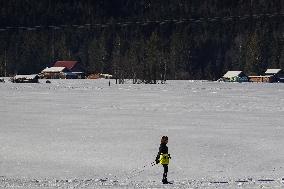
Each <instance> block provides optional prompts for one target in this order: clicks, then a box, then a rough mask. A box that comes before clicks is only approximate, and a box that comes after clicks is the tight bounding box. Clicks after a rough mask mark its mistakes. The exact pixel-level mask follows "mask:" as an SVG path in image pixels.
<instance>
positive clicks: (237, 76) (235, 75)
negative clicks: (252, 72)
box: [222, 71, 248, 82]
mask: <svg viewBox="0 0 284 189" xmlns="http://www.w3.org/2000/svg"><path fill="white" fill-rule="evenodd" d="M222 80H223V81H226V82H247V81H248V77H247V76H246V75H245V74H244V72H243V71H228V72H227V73H226V74H225V75H224V76H223V77H222Z"/></svg>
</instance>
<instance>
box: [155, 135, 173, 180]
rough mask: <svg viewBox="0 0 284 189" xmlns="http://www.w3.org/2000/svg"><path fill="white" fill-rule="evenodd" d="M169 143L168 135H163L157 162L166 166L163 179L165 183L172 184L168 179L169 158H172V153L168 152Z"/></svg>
mask: <svg viewBox="0 0 284 189" xmlns="http://www.w3.org/2000/svg"><path fill="white" fill-rule="evenodd" d="M167 143H168V137H167V136H163V137H162V139H161V145H160V148H159V152H158V154H157V157H156V159H155V161H156V164H158V163H160V164H162V165H163V167H164V173H163V180H162V182H163V184H171V183H170V182H168V179H167V175H168V165H169V159H170V158H171V156H170V154H169V153H168V147H167Z"/></svg>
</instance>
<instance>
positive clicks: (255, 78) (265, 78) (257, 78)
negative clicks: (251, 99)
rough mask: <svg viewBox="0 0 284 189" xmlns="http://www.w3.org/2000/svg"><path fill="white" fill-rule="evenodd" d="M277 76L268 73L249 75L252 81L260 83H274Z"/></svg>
mask: <svg viewBox="0 0 284 189" xmlns="http://www.w3.org/2000/svg"><path fill="white" fill-rule="evenodd" d="M274 80H275V78H274V76H272V75H266V76H262V75H260V76H249V81H250V82H258V83H263V82H264V83H272V82H274Z"/></svg>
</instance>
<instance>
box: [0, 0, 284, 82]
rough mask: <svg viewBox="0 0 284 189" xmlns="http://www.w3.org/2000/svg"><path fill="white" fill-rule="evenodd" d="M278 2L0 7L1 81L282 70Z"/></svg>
mask: <svg viewBox="0 0 284 189" xmlns="http://www.w3.org/2000/svg"><path fill="white" fill-rule="evenodd" d="M283 20H284V1H282V0H270V1H263V0H205V1H200V0H174V1H172V0H139V1H133V0H116V1H113V0H57V1H55V0H41V1H37V0H9V1H5V0H0V76H4V75H12V74H15V73H19V74H31V73H38V72H40V71H41V70H42V69H43V68H45V67H46V66H51V65H52V64H53V63H54V62H55V61H56V60H79V61H80V62H81V63H82V65H83V66H84V68H85V69H86V72H87V73H111V74H113V75H115V76H116V77H118V78H120V79H122V80H123V79H124V78H132V79H133V82H138V81H142V82H147V83H156V82H157V81H158V80H162V81H164V80H166V79H217V78H219V77H220V76H221V75H223V74H224V73H225V72H226V71H227V70H243V71H245V72H246V73H247V74H262V73H263V72H264V71H265V69H267V68H281V69H284V30H283V29H284V28H283V24H284V23H283Z"/></svg>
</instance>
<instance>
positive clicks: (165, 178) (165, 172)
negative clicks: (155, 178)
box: [163, 165, 169, 181]
mask: <svg viewBox="0 0 284 189" xmlns="http://www.w3.org/2000/svg"><path fill="white" fill-rule="evenodd" d="M163 167H164V174H163V181H166V180H167V175H168V171H169V168H168V165H163Z"/></svg>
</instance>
